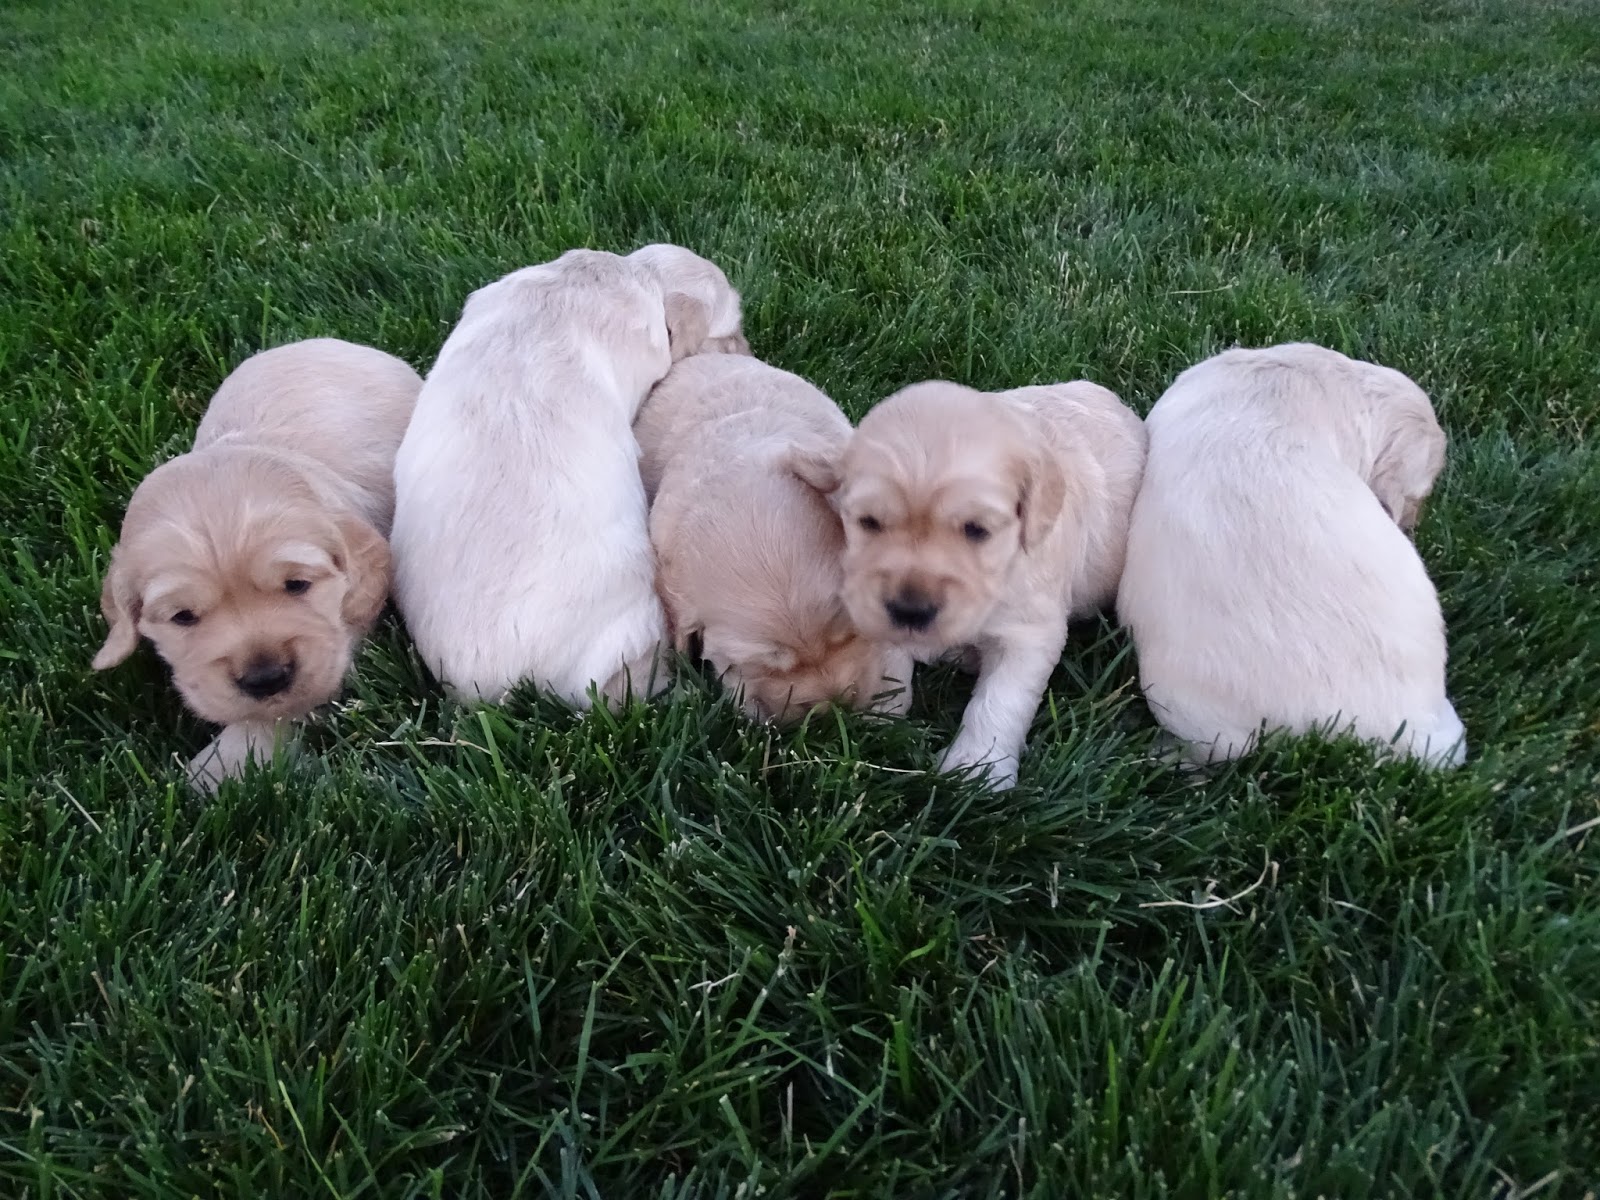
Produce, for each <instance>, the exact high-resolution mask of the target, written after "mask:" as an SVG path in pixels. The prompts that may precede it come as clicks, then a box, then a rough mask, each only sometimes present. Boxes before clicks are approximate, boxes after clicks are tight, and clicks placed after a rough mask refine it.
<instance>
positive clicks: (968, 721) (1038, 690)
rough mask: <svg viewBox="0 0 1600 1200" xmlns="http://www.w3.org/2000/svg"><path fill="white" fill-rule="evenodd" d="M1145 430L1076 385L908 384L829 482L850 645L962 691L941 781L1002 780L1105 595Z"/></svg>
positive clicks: (1012, 776)
mask: <svg viewBox="0 0 1600 1200" xmlns="http://www.w3.org/2000/svg"><path fill="white" fill-rule="evenodd" d="M1144 448H1145V436H1144V426H1143V424H1142V423H1141V422H1140V420H1139V418H1138V417H1137V416H1136V415H1134V413H1133V412H1132V411H1130V410H1129V409H1128V408H1127V407H1125V406H1124V405H1123V404H1122V402H1121V401H1120V400H1118V399H1117V397H1116V396H1115V395H1113V394H1112V393H1111V392H1109V391H1107V390H1106V389H1105V388H1102V387H1098V386H1096V385H1095V384H1092V383H1085V382H1082V381H1079V382H1074V383H1063V384H1052V385H1047V386H1041V387H1024V388H1017V389H1014V390H1012V391H1006V392H988V393H985V392H977V391H974V390H972V389H971V388H967V387H962V386H960V385H958V384H954V383H943V382H930V383H919V384H916V385H914V386H912V387H908V388H906V389H904V390H903V391H900V392H897V393H896V394H895V395H893V396H890V397H889V398H888V399H887V400H885V401H883V402H882V403H881V404H879V405H878V406H877V407H875V408H874V409H872V411H871V412H869V413H868V414H867V415H866V417H865V418H864V419H863V420H862V422H861V425H860V427H859V428H858V429H857V430H856V432H855V435H854V436H853V437H852V438H851V439H850V442H849V444H848V446H847V447H846V449H845V453H844V455H843V457H842V458H841V459H839V460H838V464H837V467H836V469H833V470H828V469H826V468H827V464H825V463H819V464H817V465H818V466H819V467H821V468H823V469H822V470H821V472H820V477H819V478H818V479H817V480H816V482H818V483H819V484H821V485H823V486H828V485H833V484H836V485H837V491H836V493H835V502H836V504H837V507H838V509H839V513H840V515H841V517H842V518H843V520H844V527H845V554H844V593H843V594H844V600H845V606H846V608H847V609H848V611H849V613H850V616H851V619H852V620H853V621H854V622H855V625H856V628H857V629H859V630H860V631H861V633H862V634H863V636H865V637H867V638H870V639H873V640H881V641H887V642H891V643H893V644H895V645H897V646H898V647H900V648H901V649H903V650H905V651H907V652H909V653H910V654H912V655H913V656H914V657H915V658H916V659H918V660H919V661H922V662H928V661H931V660H933V659H936V658H941V657H944V656H945V655H947V654H950V653H952V652H960V653H961V654H962V655H963V659H964V660H965V661H968V662H972V661H974V660H975V662H976V666H977V671H978V678H977V682H976V684H975V685H974V688H973V694H972V699H971V701H970V702H969V703H968V705H967V709H966V712H965V713H964V714H963V716H962V719H961V731H960V733H959V734H958V735H957V736H956V739H955V741H954V742H953V743H952V744H951V745H950V746H949V748H948V749H946V750H945V752H944V754H943V755H942V756H941V758H940V769H941V770H956V769H960V768H968V767H978V766H980V765H981V766H984V767H986V768H987V775H988V779H989V782H990V785H991V786H993V787H995V788H997V789H999V788H1007V787H1010V786H1011V785H1012V784H1014V783H1015V782H1016V777H1017V766H1018V761H1019V758H1020V756H1021V753H1022V748H1023V743H1024V742H1025V741H1026V739H1027V734H1028V727H1029V725H1031V724H1032V722H1033V717H1034V713H1035V712H1036V711H1037V709H1038V707H1039V701H1040V699H1041V698H1042V697H1043V695H1044V690H1045V687H1046V685H1047V684H1048V682H1049V679H1050V672H1051V671H1052V670H1053V669H1054V667H1055V665H1056V663H1057V662H1058V661H1059V660H1060V658H1061V651H1062V648H1063V646H1064V645H1065V644H1066V638H1067V621H1068V618H1070V617H1075V616H1085V615H1089V614H1092V613H1094V612H1096V611H1098V610H1100V609H1102V608H1105V607H1107V606H1108V605H1110V604H1111V603H1112V602H1113V601H1114V600H1115V598H1116V594H1117V584H1118V580H1119V578H1120V576H1121V573H1122V556H1123V550H1124V543H1125V539H1126V537H1127V528H1128V513H1129V510H1130V509H1131V508H1132V505H1133V497H1134V493H1135V492H1136V491H1137V490H1138V487H1139V479H1140V475H1141V473H1142V471H1143V468H1144Z"/></svg>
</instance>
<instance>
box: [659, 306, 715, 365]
mask: <svg viewBox="0 0 1600 1200" xmlns="http://www.w3.org/2000/svg"><path fill="white" fill-rule="evenodd" d="M664 303H665V305H666V309H667V346H668V347H669V348H670V349H671V351H672V361H673V362H677V361H678V360H679V359H682V358H687V357H688V356H689V355H691V354H694V353H696V352H697V351H699V349H700V347H701V346H702V345H703V344H704V343H705V340H706V338H707V336H709V335H710V333H711V314H710V313H709V312H708V311H707V310H706V306H705V305H704V304H702V303H701V302H700V301H698V300H696V299H695V298H694V297H693V296H691V295H689V294H688V293H687V292H668V293H667V295H666V297H665V301H664Z"/></svg>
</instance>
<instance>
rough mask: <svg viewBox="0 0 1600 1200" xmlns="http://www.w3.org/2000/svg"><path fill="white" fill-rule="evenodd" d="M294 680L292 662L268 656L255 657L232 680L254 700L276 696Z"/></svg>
mask: <svg viewBox="0 0 1600 1200" xmlns="http://www.w3.org/2000/svg"><path fill="white" fill-rule="evenodd" d="M293 682H294V664H293V663H292V662H275V661H273V660H272V659H270V658H266V659H257V660H256V661H255V662H253V663H251V664H250V665H249V666H248V667H246V668H245V670H244V674H243V675H241V676H239V678H237V679H235V680H234V683H236V684H238V685H239V690H240V691H241V692H243V693H244V694H245V695H246V696H249V697H251V698H252V699H254V700H265V699H266V698H267V697H268V696H276V695H277V694H278V693H279V692H281V691H283V689H284V688H286V687H288V686H289V685H290V684H291V683H293Z"/></svg>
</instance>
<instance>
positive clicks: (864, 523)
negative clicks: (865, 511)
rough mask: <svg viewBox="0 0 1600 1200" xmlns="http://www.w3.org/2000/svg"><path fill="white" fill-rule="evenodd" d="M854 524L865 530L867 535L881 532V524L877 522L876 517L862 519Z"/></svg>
mask: <svg viewBox="0 0 1600 1200" xmlns="http://www.w3.org/2000/svg"><path fill="white" fill-rule="evenodd" d="M856 524H857V525H859V526H861V528H863V529H865V530H866V531H867V532H868V533H882V532H883V522H882V521H880V520H878V518H877V517H862V518H861V520H859V521H857V522H856Z"/></svg>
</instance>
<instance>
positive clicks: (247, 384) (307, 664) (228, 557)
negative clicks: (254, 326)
mask: <svg viewBox="0 0 1600 1200" xmlns="http://www.w3.org/2000/svg"><path fill="white" fill-rule="evenodd" d="M421 387H422V380H421V379H420V378H419V377H418V375H417V373H416V372H415V371H413V370H412V369H411V368H410V367H408V366H407V365H406V364H405V363H403V362H401V361H400V360H399V359H397V358H393V357H391V356H390V355H387V354H384V353H382V352H381V351H378V350H373V349H370V348H368V347H366V346H355V345H352V344H350V343H349V342H341V341H335V340H333V339H331V338H318V339H314V340H312V341H306V342H295V343H293V344H292V345H288V346H279V347H278V348H277V349H275V350H265V351H262V352H261V353H260V354H257V355H255V356H254V357H252V358H249V359H246V360H245V362H244V363H242V364H241V365H240V366H239V367H238V369H236V370H235V371H234V372H233V373H232V374H231V375H229V376H228V377H227V378H226V379H225V380H223V382H222V386H221V387H220V388H219V389H218V390H217V394H216V395H215V396H214V397H213V398H212V400H211V404H210V406H209V407H208V408H207V409H206V414H205V417H204V418H203V419H202V420H201V422H200V428H199V430H198V431H197V432H196V434H195V440H194V449H193V450H191V451H190V452H189V453H188V454H182V455H179V456H178V457H177V458H175V459H172V460H171V461H170V462H167V463H164V464H163V465H161V466H159V467H157V468H156V469H155V470H154V471H153V472H151V474H150V475H149V476H148V477H146V479H145V480H144V482H142V483H141V484H140V485H139V487H138V489H137V490H136V491H135V492H134V494H133V499H132V500H131V501H129V503H128V511H127V514H126V516H125V517H124V518H123V522H122V535H121V540H120V541H119V542H118V543H117V546H116V548H115V550H114V551H113V552H112V555H111V567H110V570H109V571H108V572H107V573H106V577H105V584H104V587H103V589H102V592H101V598H100V607H101V609H102V610H103V611H104V613H105V617H106V620H107V621H108V622H109V623H110V626H111V632H110V634H109V636H107V638H106V642H105V645H104V646H102V647H101V648H100V652H99V653H98V654H97V655H95V659H94V668H95V670H97V671H100V670H105V669H106V668H107V667H113V666H116V665H117V664H118V663H120V662H122V661H123V660H124V659H125V658H127V657H128V655H130V654H131V653H133V650H134V648H135V647H136V646H137V645H138V642H139V637H140V635H141V634H142V635H143V636H145V637H147V638H149V639H150V640H151V641H152V642H153V643H155V647H156V650H157V652H158V653H160V655H161V657H162V658H164V659H165V660H166V661H167V663H168V665H169V666H170V667H171V668H172V678H173V682H174V683H175V684H176V685H177V688H178V691H179V693H180V694H181V695H182V696H183V699H184V701H185V702H186V703H187V704H188V706H189V707H190V708H191V709H192V710H193V711H194V712H195V713H196V714H197V715H199V716H200V717H202V718H204V719H205V720H207V721H214V722H216V723H217V724H220V725H223V726H225V728H224V729H223V731H222V733H221V734H220V735H219V736H218V738H217V740H216V741H215V742H213V743H212V744H211V745H210V746H208V747H207V748H206V750H205V751H203V752H202V753H201V754H200V756H199V757H197V758H196V759H195V760H194V761H193V762H192V763H191V764H190V779H191V781H192V782H193V783H194V784H195V786H196V787H198V788H199V789H200V790H202V791H213V790H215V788H216V786H217V785H218V784H219V783H220V782H221V781H222V779H224V778H226V777H228V776H232V775H237V774H239V773H240V772H241V771H242V770H243V767H244V764H245V762H246V760H247V759H248V758H250V757H251V756H252V755H253V754H254V755H258V756H261V757H270V754H271V752H272V750H273V748H274V747H275V746H276V745H277V744H278V743H279V742H280V740H281V739H282V735H283V733H284V731H283V729H282V723H283V722H286V721H290V720H293V719H295V718H297V717H303V716H305V715H306V714H307V713H309V712H310V711H311V710H312V709H314V708H316V707H317V706H318V705H320V704H324V703H326V702H327V701H329V700H331V699H333V697H334V696H335V695H336V694H337V693H338V690H339V686H340V683H341V681H342V680H343V678H344V676H345V673H346V672H347V671H348V670H349V669H350V663H351V658H352V655H353V653H354V650H355V646H356V644H357V643H358V642H359V641H360V640H361V638H362V637H363V636H364V635H365V634H366V632H367V630H368V629H369V628H370V627H371V626H372V623H373V621H374V620H375V619H376V618H377V616H378V613H379V611H380V610H381V609H382V608H383V603H384V600H385V598H386V597H387V596H388V592H389V548H388V545H387V544H386V543H385V542H384V535H385V534H386V533H387V532H388V529H389V522H390V519H391V517H392V515H393V512H394V486H393V472H394V455H395V450H396V448H397V447H398V446H399V445H400V438H401V436H402V434H403V433H404V432H405V428H406V422H407V421H408V420H409V419H410V417H411V408H412V405H413V404H414V403H415V401H416V398H417V392H418V391H419V390H420V389H421Z"/></svg>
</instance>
